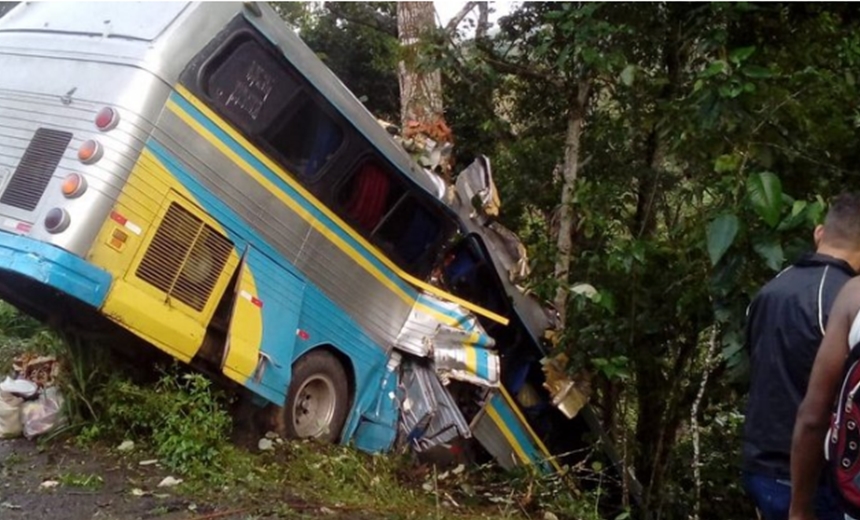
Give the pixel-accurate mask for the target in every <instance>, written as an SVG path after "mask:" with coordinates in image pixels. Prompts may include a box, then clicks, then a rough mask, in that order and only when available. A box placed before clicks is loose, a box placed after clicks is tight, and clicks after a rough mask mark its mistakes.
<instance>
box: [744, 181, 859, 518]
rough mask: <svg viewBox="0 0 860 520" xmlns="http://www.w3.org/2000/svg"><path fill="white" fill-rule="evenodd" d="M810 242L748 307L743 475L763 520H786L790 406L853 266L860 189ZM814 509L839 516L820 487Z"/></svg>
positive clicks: (839, 204) (835, 208)
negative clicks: (808, 248) (810, 247)
mask: <svg viewBox="0 0 860 520" xmlns="http://www.w3.org/2000/svg"><path fill="white" fill-rule="evenodd" d="M814 239H815V245H816V252H815V253H814V254H811V255H808V256H806V257H804V258H802V259H801V260H800V261H798V262H797V263H795V264H794V265H791V266H789V267H788V268H786V269H785V270H783V271H782V272H781V273H780V274H778V275H777V276H776V277H775V278H774V279H773V280H771V281H770V282H769V283H768V284H767V285H765V286H764V287H763V288H762V289H761V291H759V293H758V294H757V295H756V297H755V299H754V300H753V302H752V304H751V305H750V308H749V311H748V322H747V344H748V347H749V351H750V378H751V381H750V395H749V402H748V404H747V413H746V422H745V424H744V434H743V471H744V475H743V476H744V488H745V489H746V491H747V493H748V494H749V495H750V496H751V497H752V498H753V500H754V501H755V503H756V507H757V508H758V509H759V512H760V513H761V515H762V517H763V518H764V519H765V520H785V519H787V518H788V509H789V503H790V499H791V482H790V478H791V477H790V475H791V465H790V460H789V455H790V453H791V437H792V432H793V430H794V422H795V417H796V415H797V410H798V407H799V406H800V403H801V401H802V400H803V398H804V395H805V394H806V388H807V385H808V383H809V375H810V372H811V370H812V364H813V362H814V360H815V356H816V353H817V352H818V347H819V345H820V344H821V340H822V338H823V336H824V330H825V327H826V326H827V320H828V316H829V315H830V310H831V307H832V305H833V301H834V300H835V299H836V295H837V294H838V292H839V290H840V289H841V288H842V287H843V285H845V283H846V282H848V280H849V279H851V278H852V277H853V276H855V275H856V274H857V270H858V269H860V194H843V195H840V196H839V197H837V198H836V199H834V201H833V203H832V205H831V208H830V211H829V212H828V214H827V217H826V219H825V222H824V225H821V226H817V227H816V229H815V232H814ZM822 446H823V445H822ZM815 509H816V516H817V518H818V519H819V520H830V519H831V518H833V519H836V518H838V519H840V520H841V519H842V518H843V516H842V514H841V512H840V511H839V508H838V504H837V503H836V499H835V495H834V493H833V491H832V490H831V489H830V488H829V487H827V486H825V485H820V486H819V488H818V491H817V492H816V497H815Z"/></svg>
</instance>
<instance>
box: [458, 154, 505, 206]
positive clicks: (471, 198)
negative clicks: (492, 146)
mask: <svg viewBox="0 0 860 520" xmlns="http://www.w3.org/2000/svg"><path fill="white" fill-rule="evenodd" d="M455 186H456V188H457V193H458V194H459V195H460V197H461V198H462V200H463V201H464V202H466V203H467V204H469V207H470V208H471V209H472V213H471V214H470V217H472V218H474V217H475V216H477V213H475V212H480V213H481V214H483V215H486V216H490V217H497V216H498V215H499V207H500V206H501V204H502V203H501V201H500V200H499V192H498V190H497V189H496V185H495V183H493V175H492V174H491V172H490V161H489V159H487V158H486V157H484V156H479V157H478V158H477V159H476V160H475V162H473V163H472V164H470V165H469V166H468V167H467V168H466V169H465V170H463V171H462V172H460V174H459V175H457V182H456V184H455Z"/></svg>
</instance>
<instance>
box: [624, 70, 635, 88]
mask: <svg viewBox="0 0 860 520" xmlns="http://www.w3.org/2000/svg"><path fill="white" fill-rule="evenodd" d="M634 79H636V65H628V66H626V67H624V70H622V71H621V82H622V83H624V84H625V85H627V86H628V87H629V86H631V85H633V80H634Z"/></svg>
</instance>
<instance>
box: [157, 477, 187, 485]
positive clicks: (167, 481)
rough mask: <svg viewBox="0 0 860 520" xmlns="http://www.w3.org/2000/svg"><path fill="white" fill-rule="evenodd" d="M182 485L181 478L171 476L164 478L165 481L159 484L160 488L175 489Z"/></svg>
mask: <svg viewBox="0 0 860 520" xmlns="http://www.w3.org/2000/svg"><path fill="white" fill-rule="evenodd" d="M179 484H182V479H181V478H175V477H171V476H167V477H164V480H162V481H161V482H159V483H158V487H173V486H178V485H179Z"/></svg>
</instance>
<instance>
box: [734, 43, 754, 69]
mask: <svg viewBox="0 0 860 520" xmlns="http://www.w3.org/2000/svg"><path fill="white" fill-rule="evenodd" d="M754 52H755V45H751V46H749V47H741V48H740V49H735V50H733V51H732V52H731V54H729V60H731V61H732V63H735V64H740V63H741V62H742V61H744V60H746V59H747V58H749V57H750V56H752V54H753V53H754Z"/></svg>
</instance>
